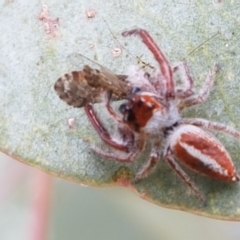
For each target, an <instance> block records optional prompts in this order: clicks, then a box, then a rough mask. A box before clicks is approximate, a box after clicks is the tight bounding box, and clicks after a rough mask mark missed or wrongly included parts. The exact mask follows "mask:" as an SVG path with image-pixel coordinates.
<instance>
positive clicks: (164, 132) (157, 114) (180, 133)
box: [85, 29, 240, 203]
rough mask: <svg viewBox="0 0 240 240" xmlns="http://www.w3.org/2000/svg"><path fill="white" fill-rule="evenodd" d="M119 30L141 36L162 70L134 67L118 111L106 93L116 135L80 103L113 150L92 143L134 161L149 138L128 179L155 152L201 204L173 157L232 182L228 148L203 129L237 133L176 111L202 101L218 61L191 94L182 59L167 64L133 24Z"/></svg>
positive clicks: (144, 172) (152, 162) (148, 167)
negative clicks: (175, 76)
mask: <svg viewBox="0 0 240 240" xmlns="http://www.w3.org/2000/svg"><path fill="white" fill-rule="evenodd" d="M122 35H123V36H124V37H126V36H130V35H138V36H140V38H141V39H142V41H143V42H144V43H145V44H146V45H147V47H148V48H149V50H150V51H151V52H152V53H153V55H154V57H155V59H156V60H157V62H158V64H159V66H160V70H161V73H158V74H155V76H149V75H146V74H144V72H143V71H141V70H139V69H138V70H136V71H135V72H132V74H130V75H129V76H128V79H127V80H128V81H129V82H130V83H131V84H132V86H135V85H137V83H140V88H139V87H133V91H132V93H131V95H130V96H129V99H128V100H127V102H125V103H123V104H121V105H120V107H119V112H120V113H121V116H119V114H118V113H116V112H115V111H114V110H113V109H112V107H111V105H110V102H111V93H108V94H107V96H108V97H107V98H106V108H107V111H108V112H109V114H110V116H111V117H112V118H113V120H114V121H115V122H116V124H117V126H118V132H119V134H120V139H119V138H115V137H114V136H111V135H110V134H109V133H108V131H107V130H106V129H105V128H104V126H103V124H102V122H101V121H100V119H99V118H98V116H97V115H96V113H95V111H94V109H93V107H92V105H87V106H85V112H86V114H87V116H88V118H89V120H90V122H91V123H92V125H93V127H94V128H95V130H96V131H97V133H98V134H99V136H100V138H101V139H102V140H103V141H104V142H105V143H106V144H108V145H109V146H111V147H113V148H115V149H116V150H118V151H116V152H107V151H104V150H102V149H99V148H97V147H95V146H91V148H92V149H93V150H94V151H95V152H96V153H98V154H100V155H101V156H104V157H106V158H111V159H114V160H117V161H120V162H125V163H126V162H132V161H134V160H135V158H136V157H137V155H138V154H139V153H141V152H142V151H143V150H144V148H145V145H146V142H147V141H149V142H150V143H151V153H150V157H149V159H148V161H147V163H146V164H145V165H144V166H143V167H142V168H141V169H140V171H139V172H138V173H137V174H136V176H135V178H134V180H133V181H134V182H136V181H138V180H140V179H142V178H145V177H146V176H148V175H149V173H150V172H152V170H153V168H154V167H155V166H156V164H157V162H158V160H159V159H160V157H163V158H164V159H166V161H167V162H168V163H169V164H170V166H171V167H172V168H173V169H174V170H175V171H176V173H177V174H178V175H179V176H180V178H181V179H182V180H183V181H184V182H185V183H186V184H187V185H188V186H189V187H190V188H191V189H192V191H193V192H194V193H195V194H196V195H197V197H198V198H199V199H200V200H201V201H202V202H203V203H205V198H204V196H203V195H202V193H201V192H200V191H199V189H198V188H197V187H196V185H195V184H194V183H193V182H192V181H191V179H190V178H189V176H188V175H187V173H186V172H185V171H184V170H183V169H182V168H181V167H180V165H179V164H178V161H179V162H180V163H181V164H183V165H185V166H187V167H188V168H190V169H192V170H193V171H195V172H197V173H199V174H201V175H205V176H207V177H211V178H215V179H217V180H223V181H230V182H236V181H238V180H239V176H238V174H237V172H236V169H235V167H234V165H233V162H232V159H231V157H230V155H229V153H228V152H227V150H226V149H225V147H224V146H223V144H222V143H220V142H219V140H218V139H216V138H215V137H214V136H213V135H212V134H210V133H209V132H206V131H204V130H203V129H206V130H217V131H222V132H224V133H227V134H229V135H231V136H233V137H235V138H237V139H240V132H238V131H237V130H235V129H232V128H230V127H228V126H227V125H224V124H221V123H217V122H212V121H208V120H205V119H201V118H181V116H180V112H181V111H182V110H183V109H184V108H186V107H191V106H194V105H197V104H201V103H203V102H204V101H206V99H207V97H208V96H209V93H210V89H211V87H212V85H213V83H214V78H215V75H216V73H217V71H218V69H219V66H218V65H215V66H214V68H213V69H212V71H211V72H210V73H209V74H208V76H207V78H206V80H205V83H204V85H203V87H202V89H201V90H200V91H199V92H198V93H196V92H195V91H194V84H193V80H192V78H191V76H190V74H189V70H188V68H187V66H186V64H185V63H183V62H182V63H180V64H179V65H177V66H175V67H173V69H172V68H171V66H170V64H169V62H168V60H167V59H166V57H165V56H164V54H163V53H162V51H161V50H160V49H159V47H158V46H157V45H156V43H155V42H154V40H153V39H152V37H151V36H150V35H149V34H148V32H147V31H145V30H143V29H134V30H131V31H125V32H123V34H122ZM175 71H180V73H181V75H182V84H181V85H180V86H175V82H174V80H173V73H174V72H175ZM141 82H144V83H146V82H148V86H146V84H145V87H144V89H142V88H141ZM120 152H121V153H120Z"/></svg>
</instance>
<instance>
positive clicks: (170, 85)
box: [122, 29, 175, 99]
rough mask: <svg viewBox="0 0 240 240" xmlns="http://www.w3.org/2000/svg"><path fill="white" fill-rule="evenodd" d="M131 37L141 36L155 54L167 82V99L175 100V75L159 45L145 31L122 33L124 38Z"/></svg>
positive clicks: (136, 30)
mask: <svg viewBox="0 0 240 240" xmlns="http://www.w3.org/2000/svg"><path fill="white" fill-rule="evenodd" d="M130 35H139V36H140V37H141V39H142V41H143V42H144V43H145V44H146V45H147V47H148V48H149V50H150V51H151V52H152V53H153V55H154V57H155V58H156V60H157V62H158V64H159V66H160V69H161V72H162V75H163V78H164V81H165V82H166V90H167V91H166V98H168V99H174V98H175V92H174V82H173V73H172V69H171V66H170V64H169V62H168V60H167V59H166V57H165V56H164V54H163V52H162V51H161V49H160V48H159V47H158V46H157V44H156V43H155V42H154V40H153V39H152V37H151V36H150V35H149V33H148V32H147V31H146V30H144V29H133V30H130V31H125V32H123V33H122V36H123V37H126V36H130Z"/></svg>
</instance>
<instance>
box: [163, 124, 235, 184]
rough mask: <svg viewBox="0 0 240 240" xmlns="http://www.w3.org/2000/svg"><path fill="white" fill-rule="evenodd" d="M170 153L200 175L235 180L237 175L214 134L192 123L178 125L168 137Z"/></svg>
mask: <svg viewBox="0 0 240 240" xmlns="http://www.w3.org/2000/svg"><path fill="white" fill-rule="evenodd" d="M168 143H169V144H167V146H168V147H169V150H170V152H171V154H172V155H174V156H175V157H176V158H177V159H178V160H179V161H180V162H181V163H183V164H184V165H185V166H187V167H189V168H190V169H192V170H194V171H195V172H198V173H200V174H202V175H205V176H208V177H211V178H215V179H219V180H224V181H237V180H239V176H238V175H237V173H236V169H235V167H234V165H233V162H232V159H231V156H230V155H229V153H228V152H227V150H226V149H225V147H224V146H223V144H222V143H220V142H219V141H218V140H217V139H216V138H215V137H214V136H212V135H211V134H209V133H207V132H205V131H203V130H202V129H201V128H199V127H196V126H193V125H180V126H179V127H178V128H177V129H176V130H175V131H173V132H172V133H171V134H170V135H169V138H168Z"/></svg>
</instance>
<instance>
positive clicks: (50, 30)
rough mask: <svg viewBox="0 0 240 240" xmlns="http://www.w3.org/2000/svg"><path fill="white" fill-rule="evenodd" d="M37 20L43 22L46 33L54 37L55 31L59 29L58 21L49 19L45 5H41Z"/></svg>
mask: <svg viewBox="0 0 240 240" xmlns="http://www.w3.org/2000/svg"><path fill="white" fill-rule="evenodd" d="M38 19H39V20H41V21H43V23H44V27H45V31H46V33H47V34H49V35H51V36H53V37H55V36H56V30H57V29H58V27H59V19H58V18H56V19H51V17H50V16H49V12H48V6H47V5H46V4H43V5H42V12H41V13H40V14H39V16H38Z"/></svg>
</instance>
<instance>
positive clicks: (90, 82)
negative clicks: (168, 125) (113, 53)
mask: <svg viewBox="0 0 240 240" xmlns="http://www.w3.org/2000/svg"><path fill="white" fill-rule="evenodd" d="M126 78H127V76H126V75H115V74H114V73H112V72H111V71H109V70H107V69H105V68H103V69H102V70H101V71H100V70H97V69H93V68H91V67H89V66H87V65H85V66H84V67H83V70H82V71H73V72H70V73H66V74H65V75H63V76H62V77H60V78H59V79H58V80H57V81H56V83H55V85H54V89H55V91H56V93H57V94H58V96H59V98H60V99H62V100H63V101H64V102H66V103H67V104H68V105H70V106H73V107H77V108H81V107H84V106H86V105H87V104H91V103H99V102H102V101H103V93H104V92H105V91H106V90H109V91H111V92H112V94H113V99H114V100H120V99H124V98H126V96H128V95H129V94H130V91H131V87H130V85H129V84H128V83H127V82H126Z"/></svg>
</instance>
